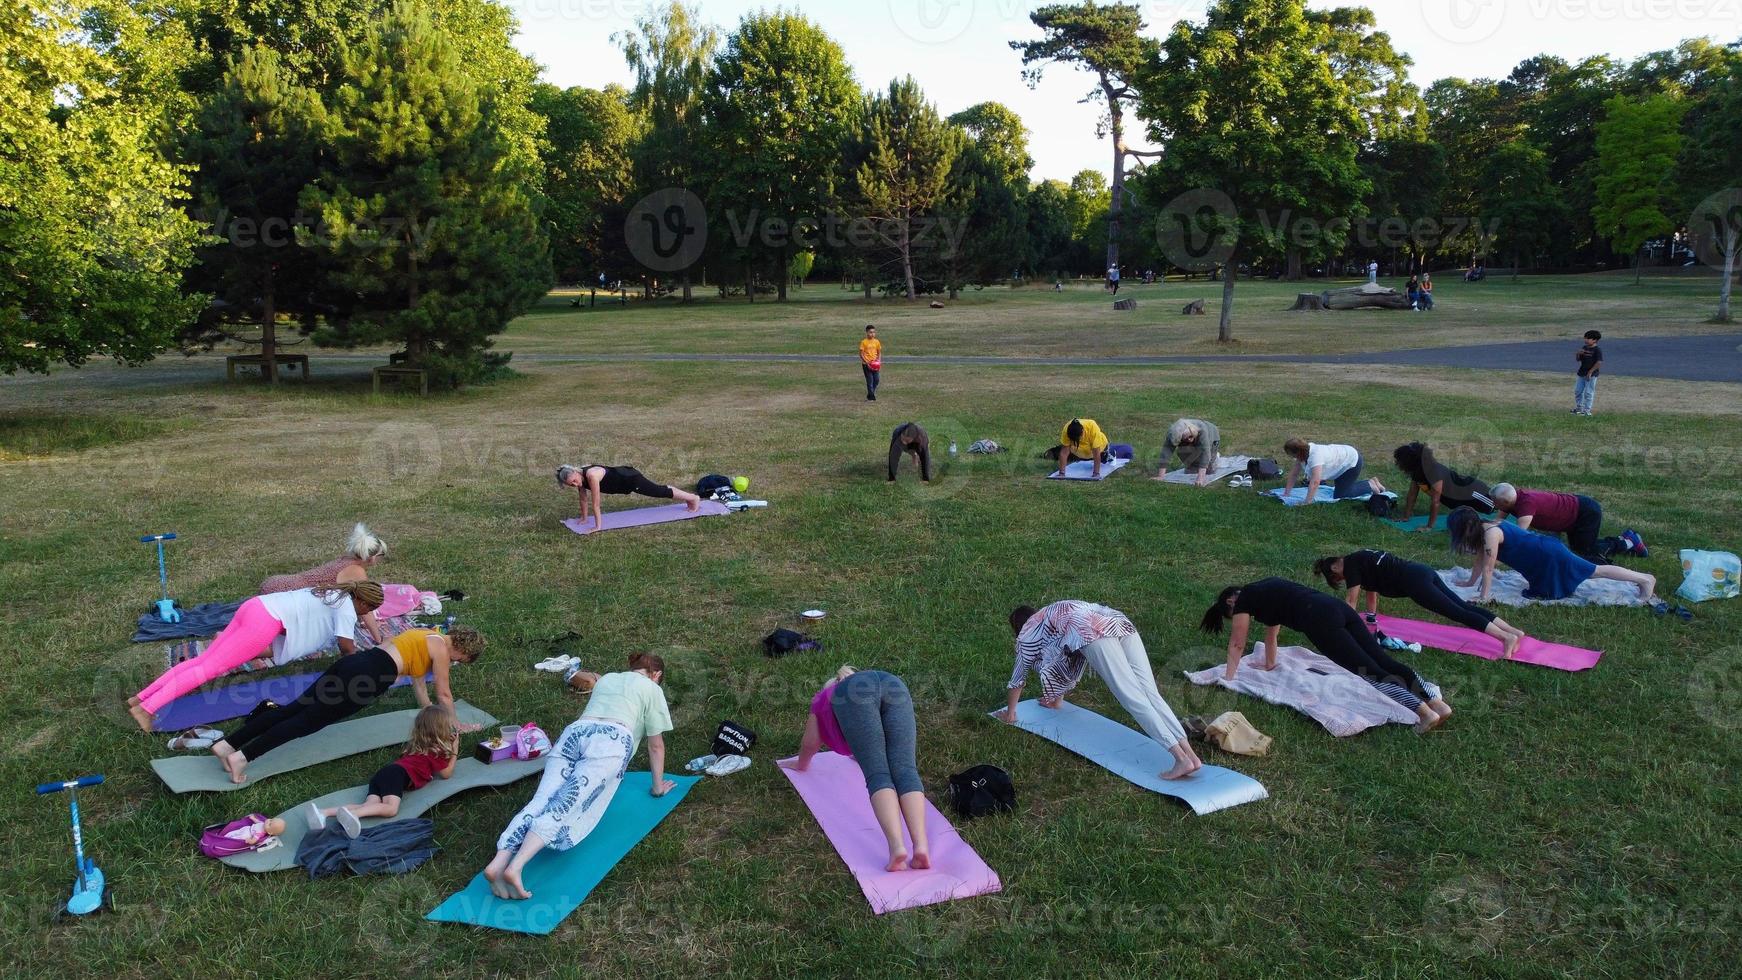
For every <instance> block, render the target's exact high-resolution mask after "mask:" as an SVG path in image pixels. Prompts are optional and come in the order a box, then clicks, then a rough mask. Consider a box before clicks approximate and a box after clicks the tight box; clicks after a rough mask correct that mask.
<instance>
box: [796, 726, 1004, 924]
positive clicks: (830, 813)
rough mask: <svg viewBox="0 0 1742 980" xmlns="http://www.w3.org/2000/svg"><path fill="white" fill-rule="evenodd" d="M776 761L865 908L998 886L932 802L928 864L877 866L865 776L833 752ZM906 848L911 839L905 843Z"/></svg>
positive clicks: (913, 903)
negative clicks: (799, 767) (796, 764)
mask: <svg viewBox="0 0 1742 980" xmlns="http://www.w3.org/2000/svg"><path fill="white" fill-rule="evenodd" d="M789 761H791V760H782V765H781V767H780V771H781V772H784V773H786V778H787V779H790V780H792V785H793V788H794V789H796V790H798V795H799V796H800V797H801V798H802V799H803V800H804V802H805V805H806V806H808V807H810V809H811V814H812V815H813V816H815V817H816V818H817V823H818V824H819V825H821V826H822V828H823V836H825V837H827V838H828V839H829V843H831V844H833V845H835V853H837V854H839V855H840V856H841V860H843V861H845V862H847V870H849V871H851V872H853V877H854V878H857V879H858V881H859V887H860V889H861V890H863V891H864V892H865V897H866V898H867V899H868V900H870V902H871V911H873V912H875V913H877V914H878V915H882V914H883V913H885V912H899V911H900V910H902V909H911V908H918V907H920V906H922V905H935V904H937V903H939V902H947V901H950V900H951V899H956V898H972V897H973V896H975V895H990V894H992V893H993V892H996V891H998V890H1000V889H1002V888H1003V887H1004V885H1003V884H1002V883H1001V882H999V880H998V873H997V872H995V871H993V870H992V869H991V868H989V867H987V866H986V862H985V861H982V860H981V859H980V855H978V854H976V853H974V849H973V848H972V847H969V846H968V842H967V841H964V840H962V837H961V835H960V834H958V833H957V832H956V828H954V827H952V826H950V822H949V821H948V820H946V819H944V815H943V814H941V813H939V812H938V809H937V807H934V806H932V805H931V801H930V800H927V801H926V804H925V830H926V837H927V838H929V839H930V842H931V862H932V866H931V868H930V869H928V870H925V871H885V870H883V866H884V865H886V864H888V863H889V847H888V845H887V844H885V843H884V841H883V831H882V830H879V829H878V827H877V818H876V816H875V815H873V814H872V812H871V795H870V794H869V793H867V792H866V791H865V776H864V774H863V773H861V772H860V771H859V764H858V763H857V762H854V761H853V760H852V759H850V758H847V757H846V756H842V755H837V754H835V753H833V752H819V753H817V755H816V756H815V757H814V758H812V759H811V764H810V768H809V769H807V770H805V771H804V772H794V771H793V770H791V769H788V768H786V766H785V763H786V762H789ZM907 846H908V850H909V852H911V851H912V849H913V841H912V839H909V840H908V842H907Z"/></svg>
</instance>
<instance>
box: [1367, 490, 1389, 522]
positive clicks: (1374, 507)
mask: <svg viewBox="0 0 1742 980" xmlns="http://www.w3.org/2000/svg"><path fill="white" fill-rule="evenodd" d="M1367 513H1369V514H1372V515H1373V516H1374V517H1390V516H1391V498H1390V497H1387V496H1386V495H1384V494H1382V493H1376V494H1374V495H1373V496H1371V497H1368V498H1367Z"/></svg>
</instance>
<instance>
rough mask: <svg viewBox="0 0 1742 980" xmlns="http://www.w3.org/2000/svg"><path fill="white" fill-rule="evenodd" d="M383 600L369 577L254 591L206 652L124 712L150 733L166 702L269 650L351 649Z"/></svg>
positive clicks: (291, 656) (279, 659)
mask: <svg viewBox="0 0 1742 980" xmlns="http://www.w3.org/2000/svg"><path fill="white" fill-rule="evenodd" d="M382 599H383V596H382V592H381V586H380V585H379V584H377V583H375V582H369V581H361V582H346V583H344V584H343V585H335V586H331V587H328V588H322V589H298V590H297V591H295V592H275V593H272V594H270V595H258V596H255V597H254V598H252V599H249V600H248V601H247V602H244V603H242V606H241V608H239V609H237V610H236V615H235V616H234V617H232V618H231V619H230V625H228V626H226V627H224V629H223V631H222V632H220V633H219V634H218V635H217V637H216V638H215V639H213V640H212V643H211V646H208V647H206V649H205V651H204V652H202V653H201V654H200V655H199V656H197V657H191V658H189V659H187V660H183V661H182V662H181V663H178V664H176V665H175V666H173V667H171V668H169V669H168V670H166V671H164V672H163V674H162V675H161V676H160V677H158V678H157V680H155V681H152V682H151V683H150V684H148V685H146V687H145V688H144V690H141V691H140V692H139V693H138V694H135V695H134V696H133V697H131V698H129V699H128V701H127V711H128V713H129V714H131V715H132V716H133V720H134V721H136V722H138V723H139V727H140V728H141V729H143V730H144V731H148V732H149V731H151V723H152V717H153V716H154V715H156V714H157V712H159V711H161V710H163V708H164V706H165V705H167V704H169V703H170V702H171V701H174V700H175V699H176V698H179V697H181V696H182V695H183V694H186V693H187V692H189V691H191V690H193V689H195V688H197V687H199V686H200V685H202V684H205V683H207V682H209V681H213V680H216V679H218V678H219V677H222V676H224V675H225V674H227V673H229V672H230V671H232V670H235V669H236V668H238V667H240V666H242V665H243V664H245V663H247V662H248V661H250V660H253V659H254V658H256V657H258V656H260V655H261V654H264V653H266V652H267V651H271V653H272V661H273V663H275V664H287V663H290V662H291V661H293V660H301V659H302V658H304V657H308V656H311V655H313V654H315V653H318V652H320V651H321V650H324V649H326V648H327V647H329V646H331V645H332V644H333V643H334V642H335V641H337V643H338V646H339V652H340V653H341V654H349V653H351V652H352V651H353V650H355V649H356V646H355V643H354V641H353V640H352V637H354V636H355V635H356V633H357V620H358V617H360V616H365V615H368V614H370V613H373V612H374V611H375V610H376V609H378V608H380V606H381V602H382Z"/></svg>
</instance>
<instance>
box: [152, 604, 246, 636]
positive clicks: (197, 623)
mask: <svg viewBox="0 0 1742 980" xmlns="http://www.w3.org/2000/svg"><path fill="white" fill-rule="evenodd" d="M246 601H247V600H245V599H238V600H236V601H235V602H207V603H203V604H201V605H198V606H195V607H193V608H192V609H182V610H181V622H179V623H166V622H164V621H163V620H161V619H159V618H158V616H157V610H155V609H153V610H152V611H151V612H148V613H146V614H145V615H143V616H140V617H139V624H138V627H137V632H135V633H134V634H133V642H134V643H151V642H154V641H155V642H161V641H164V640H184V639H187V638H189V637H194V636H217V635H218V633H219V632H221V631H222V630H223V629H224V627H226V626H228V625H230V620H231V619H232V618H234V617H235V615H236V610H238V609H240V608H242V603H243V602H246ZM177 608H180V607H177Z"/></svg>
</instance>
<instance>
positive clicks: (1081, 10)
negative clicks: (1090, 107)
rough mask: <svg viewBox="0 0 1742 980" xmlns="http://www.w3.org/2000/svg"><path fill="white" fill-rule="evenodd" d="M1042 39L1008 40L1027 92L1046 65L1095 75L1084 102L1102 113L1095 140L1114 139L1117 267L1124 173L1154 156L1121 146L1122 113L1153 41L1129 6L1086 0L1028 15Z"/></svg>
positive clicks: (1111, 253)
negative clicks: (1130, 161) (1131, 160)
mask: <svg viewBox="0 0 1742 980" xmlns="http://www.w3.org/2000/svg"><path fill="white" fill-rule="evenodd" d="M1028 19H1029V20H1030V21H1032V22H1033V23H1034V26H1036V27H1038V28H1040V31H1041V37H1040V39H1039V40H1034V41H1011V42H1010V47H1011V48H1013V49H1014V50H1017V51H1020V52H1022V64H1023V65H1024V71H1023V76H1024V77H1025V78H1026V79H1027V80H1028V84H1029V86H1030V87H1033V86H1035V85H1038V84H1040V78H1041V75H1042V73H1043V72H1044V71H1045V70H1046V67H1047V65H1049V64H1053V63H1061V64H1067V65H1071V66H1073V67H1076V68H1080V69H1082V70H1084V71H1087V72H1089V73H1090V74H1092V75H1094V76H1095V82H1096V85H1095V88H1094V89H1092V90H1091V91H1090V92H1089V94H1088V95H1087V96H1086V97H1084V99H1083V101H1084V102H1099V103H1100V104H1101V108H1102V111H1103V113H1104V114H1103V116H1102V118H1101V122H1100V125H1099V126H1098V127H1097V132H1098V135H1100V136H1112V137H1113V184H1112V192H1111V198H1110V200H1109V203H1108V208H1107V265H1108V266H1117V265H1118V264H1119V242H1120V239H1121V237H1122V232H1123V229H1122V228H1121V226H1120V222H1121V220H1122V218H1123V216H1124V214H1125V171H1126V161H1127V159H1129V158H1138V159H1143V158H1153V157H1157V156H1160V153H1159V151H1144V150H1133V149H1131V147H1129V146H1127V145H1126V143H1125V112H1126V110H1127V109H1129V108H1131V107H1132V106H1134V105H1136V103H1137V101H1138V80H1139V79H1140V78H1142V77H1143V76H1144V75H1146V74H1149V73H1152V72H1153V71H1154V70H1155V67H1156V64H1157V63H1158V61H1159V58H1160V48H1159V46H1158V45H1157V44H1156V42H1155V40H1154V39H1153V38H1147V37H1144V36H1143V30H1144V28H1145V24H1144V23H1143V13H1142V11H1141V10H1139V9H1138V8H1137V7H1136V6H1135V5H1133V4H1122V3H1116V4H1111V5H1108V6H1101V5H1099V4H1096V3H1095V2H1094V0H1087V2H1085V3H1078V4H1052V5H1049V6H1045V7H1042V8H1040V9H1039V10H1036V11H1034V12H1033V13H1031V14H1029V15H1028Z"/></svg>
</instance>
